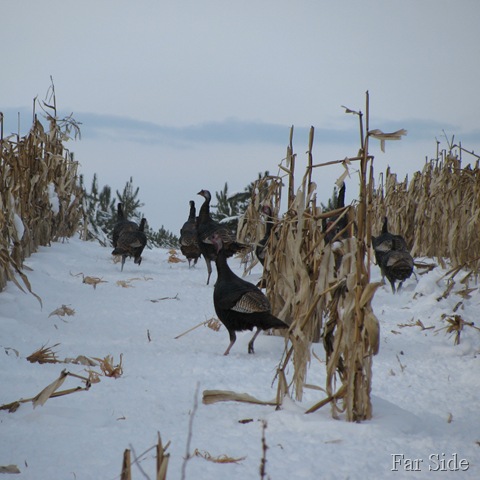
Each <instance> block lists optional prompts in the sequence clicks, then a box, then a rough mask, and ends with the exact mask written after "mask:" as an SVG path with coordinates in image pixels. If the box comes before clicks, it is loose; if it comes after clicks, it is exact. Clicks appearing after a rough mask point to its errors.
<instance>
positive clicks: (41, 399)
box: [32, 370, 68, 408]
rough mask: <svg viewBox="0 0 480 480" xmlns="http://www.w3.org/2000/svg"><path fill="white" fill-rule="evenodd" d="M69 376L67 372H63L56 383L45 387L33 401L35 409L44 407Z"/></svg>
mask: <svg viewBox="0 0 480 480" xmlns="http://www.w3.org/2000/svg"><path fill="white" fill-rule="evenodd" d="M67 375H68V373H67V371H66V370H63V371H62V373H61V374H60V376H59V377H58V378H57V379H56V380H55V381H54V382H52V383H51V384H50V385H48V386H47V387H45V388H44V389H43V390H42V391H41V392H40V393H39V394H38V395H37V396H36V397H34V398H33V399H32V403H33V408H35V407H37V406H38V405H40V406H41V405H44V404H45V402H46V401H47V400H48V399H49V398H50V397H51V396H52V395H53V394H54V393H55V391H56V390H58V389H59V388H60V387H61V386H62V384H63V382H64V381H65V378H67Z"/></svg>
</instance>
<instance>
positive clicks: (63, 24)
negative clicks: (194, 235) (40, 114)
mask: <svg viewBox="0 0 480 480" xmlns="http://www.w3.org/2000/svg"><path fill="white" fill-rule="evenodd" d="M2 17H3V18H10V19H17V20H18V21H8V22H3V24H2V29H1V31H0V41H1V43H2V45H3V47H4V50H3V53H4V54H3V59H2V72H3V73H2V75H1V76H0V111H1V112H3V113H4V117H5V119H4V131H5V134H9V133H11V132H17V130H18V125H19V123H20V131H21V132H22V133H24V132H25V131H26V130H28V128H29V127H30V125H31V112H32V103H33V99H34V98H35V97H37V98H38V99H39V100H40V101H42V100H45V98H46V94H47V92H48V90H49V87H50V85H51V80H50V78H53V82H54V85H55V91H56V101H57V106H58V110H59V115H69V114H70V113H72V114H73V117H74V118H75V119H76V120H77V121H78V122H81V132H82V137H81V140H77V141H73V142H71V143H68V144H67V147H68V148H69V149H70V150H71V151H73V152H74V154H75V158H76V160H78V161H79V162H80V165H81V173H82V174H83V175H84V177H85V180H86V182H87V184H89V183H90V181H91V178H92V176H93V174H94V173H97V176H98V180H99V184H100V186H103V185H106V184H108V185H110V186H111V187H112V188H113V189H114V190H122V189H123V186H124V185H125V183H126V182H127V181H128V179H129V178H130V177H133V183H134V185H136V186H138V187H139V188H140V193H139V197H140V199H141V200H142V201H143V202H144V203H145V206H144V207H143V209H142V211H143V212H144V213H145V215H146V217H147V220H148V223H149V225H150V226H151V227H152V228H154V229H157V228H159V227H160V226H161V225H164V226H165V228H167V229H169V230H171V231H173V232H174V233H175V232H177V231H178V230H179V229H180V227H181V225H182V224H183V222H184V221H185V220H186V218H187V216H188V201H189V200H196V201H197V205H199V204H200V201H201V197H198V196H197V195H196V193H197V192H198V191H199V190H201V189H209V190H211V192H212V193H213V192H216V191H220V190H221V189H222V188H223V186H224V184H225V182H227V183H228V186H229V191H230V192H235V191H243V189H244V188H245V186H246V185H248V184H249V183H250V182H251V181H252V180H254V179H256V178H257V175H258V173H259V172H264V171H266V170H268V171H269V172H270V173H271V174H276V173H277V172H278V165H279V163H280V162H281V161H282V159H284V157H285V154H286V146H287V144H288V142H289V132H290V127H291V126H292V125H293V126H294V132H295V133H294V142H293V144H294V151H295V152H296V153H297V158H298V160H297V165H298V170H297V171H298V175H297V178H298V180H297V181H299V179H300V178H301V176H302V175H303V173H304V170H303V167H304V165H305V164H306V154H305V152H306V150H307V149H308V132H309V129H310V127H311V126H313V127H314V128H315V142H314V147H313V157H314V162H315V163H323V162H328V161H331V160H338V159H343V158H345V157H347V156H355V155H356V153H357V151H358V147H359V129H358V120H357V118H356V117H355V116H353V115H347V114H345V111H344V109H343V108H342V105H344V106H347V107H349V108H351V109H353V110H361V111H362V112H365V108H366V105H365V101H366V92H367V91H368V92H369V95H370V105H369V107H370V127H371V128H378V129H380V130H382V131H384V132H391V131H395V130H398V129H400V128H404V129H406V130H407V131H408V134H407V136H405V137H403V139H402V140H401V141H398V142H389V143H388V144H387V146H386V151H385V153H383V152H381V150H380V148H379V145H378V142H376V141H374V140H372V143H371V145H370V153H371V154H373V155H374V156H375V172H376V174H377V176H378V175H379V174H380V172H382V171H384V170H385V169H386V167H387V166H388V165H390V166H391V168H392V169H393V170H394V171H395V172H397V173H398V174H399V175H401V176H403V175H405V174H407V173H412V172H414V171H416V170H418V169H421V168H422V165H423V163H424V161H425V158H426V157H428V158H431V157H434V156H435V154H436V145H437V143H436V142H437V140H438V141H440V142H441V147H442V148H447V146H448V142H451V141H452V136H454V137H453V140H454V143H455V142H459V141H461V142H462V146H463V147H465V148H467V149H469V150H474V151H476V152H480V122H479V120H478V107H479V97H478V78H479V74H480V42H478V38H477V37H478V35H477V34H478V18H480V3H478V1H476V0H460V1H453V0H422V1H412V0H406V1H404V2H401V3H398V2H385V1H372V0H367V1H363V2H358V1H355V0H348V1H342V2H335V1H323V0H322V1H307V0H299V1H297V2H291V1H284V0H280V1H270V0H266V1H262V2H258V1H251V0H247V1H242V2H226V1H216V0H207V1H204V2H198V1H153V0H151V1H148V0H141V1H138V2H131V1H124V0H115V1H113V0H111V1H110V0H104V1H98V0H95V1H92V0H84V1H82V2H73V1H70V0H66V1H65V0H61V1H59V0H58V1H57V0H50V1H49V2H48V3H45V2H37V1H35V0H25V1H19V2H13V1H10V2H7V3H6V4H5V5H3V6H2ZM37 110H38V109H37ZM19 113H20V122H19V121H18V117H19V115H18V114H19ZM467 157H468V156H467ZM470 158H473V157H469V158H468V159H469V160H470ZM342 173H343V170H342V167H339V166H336V167H325V168H322V169H317V170H316V172H315V176H314V180H315V181H316V182H317V184H318V185H319V189H320V190H321V191H322V192H324V193H325V196H324V198H321V199H320V200H321V201H325V202H326V200H327V199H328V198H330V196H331V193H332V191H333V184H334V181H335V180H336V179H337V178H338V177H339V176H340V175H341V174H342ZM357 184H358V180H357V175H356V173H355V168H354V167H353V168H352V172H351V177H350V178H348V179H347V200H348V201H351V200H353V199H354V197H355V192H356V189H357Z"/></svg>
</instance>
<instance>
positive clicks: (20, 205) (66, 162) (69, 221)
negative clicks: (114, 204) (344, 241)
mask: <svg viewBox="0 0 480 480" xmlns="http://www.w3.org/2000/svg"><path fill="white" fill-rule="evenodd" d="M52 96H53V102H49V103H50V104H53V106H52V105H49V104H47V103H43V105H42V104H41V103H40V102H37V101H36V102H35V105H40V107H41V108H42V109H43V111H44V114H45V117H46V119H47V122H48V125H49V128H48V130H45V128H44V126H43V125H42V123H41V122H40V121H39V120H38V117H37V114H35V112H34V120H33V124H32V127H31V129H30V131H29V133H28V134H27V135H26V136H24V137H20V136H19V135H12V136H9V137H4V136H3V115H2V114H0V131H1V134H0V183H1V185H2V188H1V189H0V231H1V232H2V235H0V291H1V290H2V289H3V288H4V287H5V284H6V281H8V280H12V281H14V282H15V284H16V285H17V286H18V287H19V288H22V287H21V285H20V283H19V282H18V281H17V280H16V278H15V274H17V275H19V276H20V278H21V280H22V281H23V283H24V284H25V286H26V287H27V289H28V290H29V291H30V292H31V293H33V292H32V291H31V288H30V285H29V283H28V279H27V277H26V275H25V274H24V273H23V271H22V266H23V265H22V264H23V261H24V259H25V258H27V257H28V256H30V255H31V254H32V253H33V252H35V251H36V250H37V248H38V246H40V245H49V244H50V242H51V241H55V240H58V239H59V238H64V237H70V236H72V235H73V234H74V233H75V232H76V231H77V228H78V225H79V223H80V221H81V218H82V208H81V200H82V189H81V187H80V185H79V182H78V173H77V169H78V162H76V161H74V160H73V155H72V154H71V153H70V152H69V151H68V150H67V149H66V148H65V147H64V142H65V141H66V140H68V139H69V138H71V137H72V136H75V137H76V136H77V135H78V134H79V129H78V125H77V124H76V122H75V121H74V120H73V119H72V118H71V117H67V118H65V119H60V118H58V117H57V111H56V107H55V98H54V91H53V86H52ZM72 132H73V134H72ZM37 298H39V297H37ZM39 300H40V299H39Z"/></svg>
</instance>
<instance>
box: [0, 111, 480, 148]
mask: <svg viewBox="0 0 480 480" xmlns="http://www.w3.org/2000/svg"><path fill="white" fill-rule="evenodd" d="M40 114H41V112H40ZM69 114H70V112H63V113H59V116H66V115H69ZM19 116H20V117H19ZM73 117H74V118H75V119H76V120H77V121H78V122H80V123H81V132H82V138H83V139H85V140H99V139H103V140H105V141H119V140H121V141H128V142H133V143H142V144H149V145H165V146H169V147H173V148H179V149H185V148H190V147H192V146H195V145H202V144H203V145H206V144H230V145H248V144H274V145H285V144H286V143H287V142H288V138H289V134H290V127H291V125H281V124H276V123H268V122H261V121H246V120H240V119H237V118H227V119H224V120H222V121H211V122H204V123H199V124H196V125H187V126H169V125H159V124H157V123H154V122H147V121H142V120H137V119H133V118H130V117H126V116H115V115H106V114H97V113H91V112H79V113H74V114H73ZM18 118H20V119H21V122H20V132H21V134H22V135H23V134H25V133H26V132H27V131H28V129H29V128H30V123H29V122H30V121H31V120H30V119H31V118H32V113H31V111H29V110H28V109H27V108H26V107H25V108H19V109H13V108H9V109H6V110H4V132H5V135H8V134H9V133H12V132H15V133H16V132H17V131H18ZM371 128H379V129H381V130H382V131H383V132H391V131H396V130H399V129H401V128H404V129H406V130H407V131H408V139H409V141H425V140H426V141H434V140H435V139H436V138H437V139H439V140H441V141H444V140H446V138H448V139H449V141H450V140H451V138H452V136H453V135H455V141H462V142H463V143H464V145H466V146H467V145H473V146H475V145H479V144H480V130H478V129H477V130H470V131H466V132H465V131H464V132H462V131H461V129H460V128H459V127H456V126H455V125H453V124H442V123H440V122H438V121H435V120H424V119H414V118H411V119H404V120H395V121H392V120H386V119H385V120H380V121H379V122H377V123H375V124H374V123H373V122H371ZM309 130H310V127H306V126H296V125H295V126H294V135H295V139H302V141H304V143H307V141H308V136H309ZM445 135H446V138H445ZM315 140H316V141H319V142H322V143H328V144H335V145H351V144H354V143H355V142H357V141H358V127H357V126H356V125H355V124H354V123H352V125H351V127H347V128H331V127H330V128H329V127H317V126H315Z"/></svg>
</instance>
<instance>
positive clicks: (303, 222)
mask: <svg viewBox="0 0 480 480" xmlns="http://www.w3.org/2000/svg"><path fill="white" fill-rule="evenodd" d="M366 112H367V115H366V118H365V120H364V118H363V114H362V112H355V111H353V110H350V109H346V113H351V114H354V115H356V116H358V118H359V120H360V150H359V155H358V157H353V158H348V159H345V160H343V161H333V162H328V163H325V164H320V165H314V164H313V158H312V154H311V152H312V146H313V138H314V130H313V128H312V130H311V132H310V144H309V149H308V151H307V167H306V171H305V173H304V175H303V177H302V180H301V182H300V186H299V187H298V188H296V187H295V166H296V163H298V162H296V160H297V159H296V154H294V152H293V143H292V138H293V127H292V130H291V135H290V144H289V146H288V147H287V154H286V158H285V159H284V163H282V164H281V165H280V170H281V172H282V174H281V177H271V178H269V179H264V180H262V181H265V182H267V183H268V188H265V186H264V185H258V188H256V189H254V195H253V197H252V203H251V205H250V208H249V209H248V210H247V212H246V215H245V218H244V219H242V221H241V222H240V224H239V231H238V234H239V239H240V240H241V241H251V239H254V242H253V243H254V244H255V243H258V241H259V240H260V239H261V238H262V236H263V233H264V230H263V228H262V224H261V222H260V221H259V214H258V212H259V209H260V207H261V205H263V204H268V205H270V206H273V207H274V208H273V211H274V212H275V213H274V216H275V217H276V221H275V225H274V228H273V233H272V235H271V236H270V238H269V241H268V243H267V252H268V253H267V256H266V259H265V265H264V273H263V279H262V282H263V285H264V286H265V287H266V292H267V296H268V298H269V300H270V303H271V305H272V311H273V313H274V314H275V315H276V316H278V317H279V318H281V319H283V320H284V321H285V322H286V323H288V324H289V325H290V328H289V333H288V340H289V342H286V348H285V352H284V356H283V358H282V359H281V361H280V364H279V368H278V392H277V404H278V405H280V404H281V401H282V398H283V396H284V395H287V394H288V395H294V396H295V398H296V399H297V400H301V399H302V395H303V390H304V388H306V387H309V386H310V385H308V380H307V373H308V368H309V365H310V363H311V360H312V359H311V344H312V343H313V342H319V341H322V342H323V344H324V347H325V352H326V386H325V388H324V390H325V392H326V397H325V398H324V399H322V400H320V401H319V402H318V403H317V404H316V405H314V406H313V407H312V408H311V409H310V410H309V411H308V412H307V413H310V412H313V411H316V410H317V409H318V408H321V407H322V406H324V405H327V404H331V408H332V415H333V416H334V417H339V416H341V415H342V414H343V415H344V416H345V418H346V419H347V420H350V421H361V420H365V419H369V418H371V415H372V411H371V402H370V388H371V380H372V361H373V356H374V355H375V354H376V353H378V351H379V348H380V345H379V340H380V332H379V323H378V320H377V318H376V316H375V313H374V312H373V309H372V307H371V301H372V299H373V296H374V294H375V291H376V289H377V288H378V287H379V286H380V285H381V283H371V282H370V267H371V264H372V257H373V256H372V251H371V248H370V247H371V238H372V235H378V234H379V232H380V231H381V227H382V222H383V218H384V217H385V216H387V217H388V219H389V225H390V226H391V231H393V232H396V233H400V234H401V235H403V236H404V237H405V239H406V241H407V244H408V245H409V246H410V247H411V253H412V255H414V256H416V257H419V256H425V257H434V258H437V259H438V260H439V261H440V262H441V263H443V262H445V261H446V259H448V260H449V261H450V263H451V266H452V267H453V268H460V267H465V268H468V269H469V270H471V271H472V272H473V273H475V275H477V276H478V269H479V267H480V249H479V243H480V242H479V239H478V234H477V232H478V231H479V227H480V225H479V215H480V213H479V212H480V203H479V202H480V197H479V194H480V185H479V181H480V175H479V165H478V160H477V163H476V164H475V166H473V167H472V166H470V165H468V166H466V167H465V168H462V167H461V158H460V157H459V155H458V154H455V153H454V151H455V149H453V148H451V149H450V150H449V152H448V154H447V153H445V152H444V154H443V155H442V156H441V157H440V158H437V159H436V160H431V161H429V162H426V164H425V167H424V169H423V171H421V172H416V173H415V174H414V175H413V177H412V180H411V181H410V182H409V181H408V178H406V179H405V180H404V181H398V180H397V176H396V175H395V174H394V173H392V172H391V171H390V169H388V170H387V172H386V173H385V174H382V175H381V177H380V182H379V186H377V187H376V186H375V182H374V178H375V172H374V168H373V160H374V159H373V157H372V156H370V155H369V154H368V141H369V138H375V139H378V140H380V142H381V143H382V149H383V148H384V143H385V141H388V140H399V139H400V138H401V137H402V136H403V135H405V134H406V131H404V130H399V131H397V132H393V133H387V134H384V133H383V132H381V131H379V130H373V131H372V130H369V128H368V122H369V119H368V93H367V104H366ZM457 151H459V152H462V151H464V150H463V149H461V147H460V148H459V149H457ZM469 153H471V152H469ZM477 159H478V157H477ZM353 162H358V163H359V165H360V168H359V198H358V200H357V201H355V202H353V203H352V205H348V206H345V207H344V208H341V209H337V210H333V211H330V212H323V211H322V209H321V208H320V207H319V206H318V204H317V195H316V184H315V183H314V182H313V181H312V172H313V171H314V169H315V168H317V167H327V166H331V165H335V164H337V165H338V166H342V165H343V166H344V167H345V170H346V171H347V170H348V165H351V164H352V163H353ZM297 169H298V165H297ZM339 177H340V178H339V181H338V182H337V184H338V185H339V184H340V183H341V181H343V179H344V178H345V171H344V172H343V174H341V175H339ZM283 182H285V185H284V183H283ZM282 189H283V190H286V196H287V197H288V198H287V209H286V212H285V213H284V214H283V215H282V216H281V217H280V216H279V215H278V211H279V207H278V205H279V202H280V199H281V197H282ZM258 192H267V194H266V195H265V194H264V197H263V198H259V196H258ZM284 195H285V194H284ZM342 216H346V218H347V219H348V221H347V227H345V229H344V230H345V231H343V232H340V233H339V234H338V235H339V236H340V235H341V234H343V237H344V238H342V242H341V245H342V246H341V247H340V248H338V247H334V246H333V245H332V243H333V242H329V243H327V242H326V241H325V235H326V233H327V232H326V229H325V220H326V219H332V218H333V219H335V218H336V219H337V220H336V221H338V219H339V217H342ZM375 268H376V267H375ZM290 364H292V365H293V374H291V375H290V377H291V378H287V377H288V375H287V372H288V371H290V370H291V369H289V368H288V367H289V365H290Z"/></svg>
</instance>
